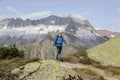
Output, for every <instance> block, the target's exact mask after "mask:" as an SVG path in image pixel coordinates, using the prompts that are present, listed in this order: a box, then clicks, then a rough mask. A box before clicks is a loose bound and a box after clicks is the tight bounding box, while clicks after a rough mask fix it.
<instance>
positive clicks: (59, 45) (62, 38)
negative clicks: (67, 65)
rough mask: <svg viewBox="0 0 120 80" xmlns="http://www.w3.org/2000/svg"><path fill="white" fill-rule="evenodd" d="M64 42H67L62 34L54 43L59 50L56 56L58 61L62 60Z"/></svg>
mask: <svg viewBox="0 0 120 80" xmlns="http://www.w3.org/2000/svg"><path fill="white" fill-rule="evenodd" d="M63 42H64V43H65V44H66V40H65V39H64V37H63V33H62V32H60V33H59V34H58V35H57V36H56V38H55V41H54V45H55V47H56V49H57V55H56V59H58V60H59V59H60V58H61V51H62V44H63Z"/></svg>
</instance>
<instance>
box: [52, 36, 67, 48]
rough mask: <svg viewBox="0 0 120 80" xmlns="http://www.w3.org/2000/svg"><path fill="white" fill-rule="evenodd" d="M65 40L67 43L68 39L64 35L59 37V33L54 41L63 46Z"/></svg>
mask: <svg viewBox="0 0 120 80" xmlns="http://www.w3.org/2000/svg"><path fill="white" fill-rule="evenodd" d="M63 42H64V43H65V44H66V40H65V39H64V38H63V37H59V35H57V36H56V38H55V41H54V45H55V46H62V44H63Z"/></svg>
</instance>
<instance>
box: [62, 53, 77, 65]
mask: <svg viewBox="0 0 120 80" xmlns="http://www.w3.org/2000/svg"><path fill="white" fill-rule="evenodd" d="M60 61H63V62H71V63H78V62H79V59H78V58H76V57H75V56H74V55H72V54H69V55H65V56H63V57H62V58H61V59H60Z"/></svg>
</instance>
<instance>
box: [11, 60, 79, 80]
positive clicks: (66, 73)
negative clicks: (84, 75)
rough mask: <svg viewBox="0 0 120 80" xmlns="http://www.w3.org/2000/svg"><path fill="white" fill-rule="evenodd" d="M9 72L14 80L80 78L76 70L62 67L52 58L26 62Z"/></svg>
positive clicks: (65, 79)
mask: <svg viewBox="0 0 120 80" xmlns="http://www.w3.org/2000/svg"><path fill="white" fill-rule="evenodd" d="M11 73H12V75H14V79H15V80H81V78H80V76H79V75H78V74H77V72H76V71H74V70H72V69H68V68H64V67H62V66H60V64H59V62H57V61H54V60H46V61H40V62H33V63H28V64H26V65H24V66H21V67H19V68H16V69H14V70H13V71H12V72H11ZM15 76H16V77H15ZM69 78H71V79H69ZM72 78H73V79H72Z"/></svg>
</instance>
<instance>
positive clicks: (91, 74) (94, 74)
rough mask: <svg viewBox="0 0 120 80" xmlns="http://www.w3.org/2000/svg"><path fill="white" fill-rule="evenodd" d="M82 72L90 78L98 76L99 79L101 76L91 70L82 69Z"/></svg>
mask: <svg viewBox="0 0 120 80" xmlns="http://www.w3.org/2000/svg"><path fill="white" fill-rule="evenodd" d="M79 70H80V71H82V72H83V73H84V74H86V75H89V76H96V77H99V76H100V74H98V73H97V72H95V71H93V70H91V69H89V68H80V69H79Z"/></svg>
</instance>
